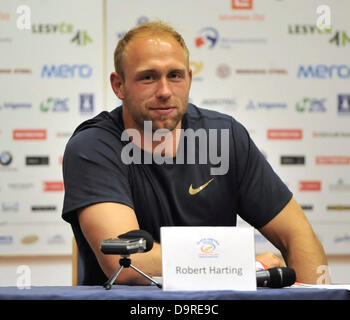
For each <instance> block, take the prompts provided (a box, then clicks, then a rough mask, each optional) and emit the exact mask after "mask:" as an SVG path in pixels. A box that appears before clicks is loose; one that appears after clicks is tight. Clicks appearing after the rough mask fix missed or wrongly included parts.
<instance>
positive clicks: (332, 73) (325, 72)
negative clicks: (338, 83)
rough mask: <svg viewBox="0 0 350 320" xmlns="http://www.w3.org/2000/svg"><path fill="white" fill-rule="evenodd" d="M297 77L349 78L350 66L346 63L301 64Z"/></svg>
mask: <svg viewBox="0 0 350 320" xmlns="http://www.w3.org/2000/svg"><path fill="white" fill-rule="evenodd" d="M297 77H298V78H299V79H300V78H305V79H308V78H312V79H333V78H338V79H349V78H350V66H348V65H346V64H332V65H325V64H317V65H299V67H298V74H297Z"/></svg>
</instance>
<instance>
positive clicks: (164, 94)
mask: <svg viewBox="0 0 350 320" xmlns="http://www.w3.org/2000/svg"><path fill="white" fill-rule="evenodd" d="M156 97H157V99H161V100H167V99H169V98H170V97H171V90H170V87H169V82H168V80H167V79H160V80H159V81H158V86H157V91H156Z"/></svg>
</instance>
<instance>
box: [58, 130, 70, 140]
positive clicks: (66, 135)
mask: <svg viewBox="0 0 350 320" xmlns="http://www.w3.org/2000/svg"><path fill="white" fill-rule="evenodd" d="M72 134H73V132H72V131H58V132H56V138H70V137H71V136H72Z"/></svg>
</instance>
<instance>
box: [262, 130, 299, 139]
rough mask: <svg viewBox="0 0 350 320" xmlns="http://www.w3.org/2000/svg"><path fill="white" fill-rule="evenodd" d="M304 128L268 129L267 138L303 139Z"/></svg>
mask: <svg viewBox="0 0 350 320" xmlns="http://www.w3.org/2000/svg"><path fill="white" fill-rule="evenodd" d="M302 138H303V130H301V129H268V130H267V139H272V140H273V139H275V140H301V139H302Z"/></svg>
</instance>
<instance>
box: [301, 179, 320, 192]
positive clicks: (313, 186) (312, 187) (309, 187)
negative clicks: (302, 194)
mask: <svg viewBox="0 0 350 320" xmlns="http://www.w3.org/2000/svg"><path fill="white" fill-rule="evenodd" d="M321 185H322V184H321V181H318V180H317V181H299V191H321Z"/></svg>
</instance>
